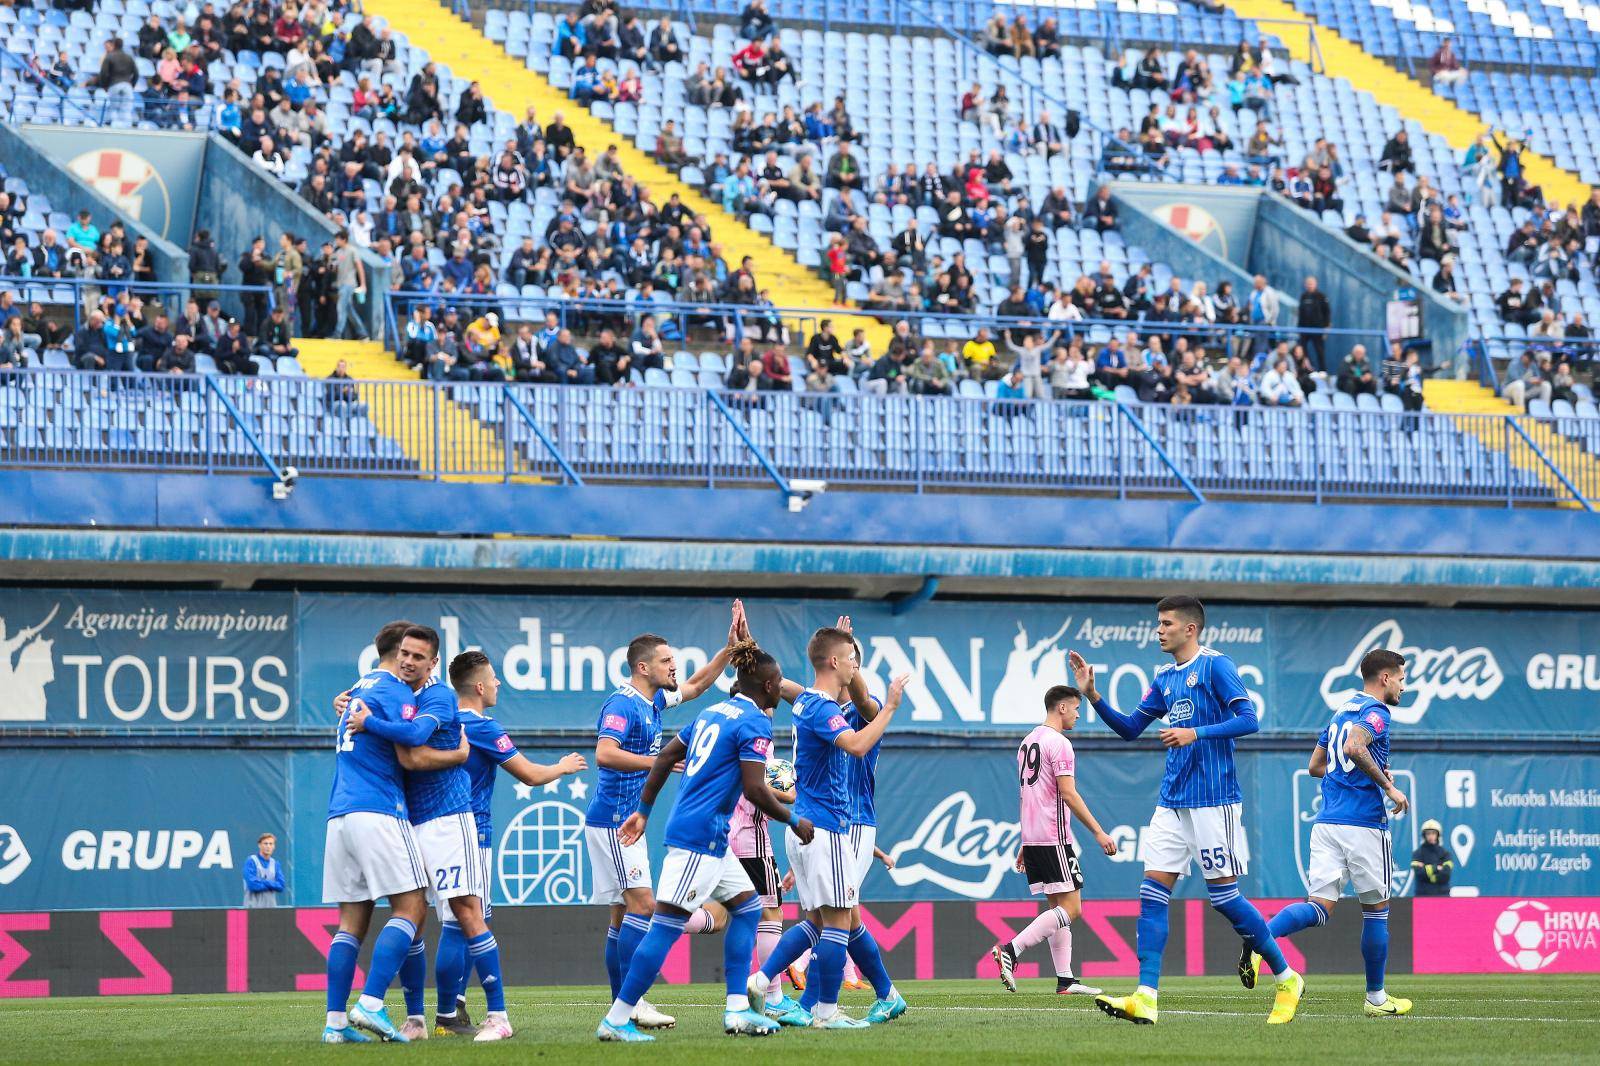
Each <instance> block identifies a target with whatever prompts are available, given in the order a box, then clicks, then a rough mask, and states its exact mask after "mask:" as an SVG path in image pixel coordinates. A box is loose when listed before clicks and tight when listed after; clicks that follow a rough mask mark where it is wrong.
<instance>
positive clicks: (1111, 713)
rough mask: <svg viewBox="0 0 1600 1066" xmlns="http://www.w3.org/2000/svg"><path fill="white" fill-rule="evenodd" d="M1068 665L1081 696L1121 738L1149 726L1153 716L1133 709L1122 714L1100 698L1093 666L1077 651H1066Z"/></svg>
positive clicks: (1133, 736) (1134, 734)
mask: <svg viewBox="0 0 1600 1066" xmlns="http://www.w3.org/2000/svg"><path fill="white" fill-rule="evenodd" d="M1067 662H1068V665H1070V666H1071V667H1072V676H1073V679H1074V680H1075V681H1077V683H1078V691H1079V692H1081V693H1083V698H1084V699H1086V700H1088V701H1089V704H1090V705H1091V706H1092V707H1094V713H1095V714H1097V715H1099V716H1100V718H1101V720H1102V721H1104V722H1105V724H1106V725H1108V726H1110V727H1111V731H1112V732H1113V733H1115V734H1116V735H1117V736H1119V737H1121V738H1122V739H1123V740H1134V739H1136V738H1137V737H1138V736H1139V734H1141V733H1143V732H1144V731H1145V730H1146V729H1148V728H1150V723H1151V722H1153V721H1155V719H1154V718H1152V717H1150V716H1149V715H1148V714H1145V713H1144V711H1143V710H1137V711H1134V712H1133V714H1131V715H1128V714H1123V713H1122V712H1120V711H1118V710H1117V709H1116V708H1115V707H1113V706H1111V704H1109V703H1107V702H1106V701H1105V700H1103V699H1101V698H1100V690H1099V689H1097V688H1095V684H1094V667H1092V666H1090V665H1089V664H1088V662H1086V661H1085V660H1084V658H1083V656H1081V655H1079V654H1078V653H1077V652H1075V651H1073V652H1068V653H1067Z"/></svg>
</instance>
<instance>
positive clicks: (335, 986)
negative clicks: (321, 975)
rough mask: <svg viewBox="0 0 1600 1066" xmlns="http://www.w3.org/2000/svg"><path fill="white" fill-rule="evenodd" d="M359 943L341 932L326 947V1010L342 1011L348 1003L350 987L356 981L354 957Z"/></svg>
mask: <svg viewBox="0 0 1600 1066" xmlns="http://www.w3.org/2000/svg"><path fill="white" fill-rule="evenodd" d="M359 954H361V941H359V940H357V939H356V938H355V934H353V933H346V932H344V931H343V930H340V931H339V932H337V933H335V934H333V943H332V944H330V945H328V1009H329V1010H330V1011H341V1012H342V1011H343V1010H344V1009H345V1007H346V1006H348V1005H349V1003H350V986H351V985H353V984H355V981H356V956H357V955H359Z"/></svg>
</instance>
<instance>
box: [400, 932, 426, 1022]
mask: <svg viewBox="0 0 1600 1066" xmlns="http://www.w3.org/2000/svg"><path fill="white" fill-rule="evenodd" d="M400 991H402V992H404V993H405V997H406V1016H407V1017H408V1018H420V1017H422V1016H423V1014H424V1012H426V1011H427V1009H428V945H427V944H426V943H424V942H423V940H422V938H421V937H420V936H419V937H417V939H415V940H413V941H412V942H411V950H410V951H408V952H406V961H405V962H403V963H401V964H400Z"/></svg>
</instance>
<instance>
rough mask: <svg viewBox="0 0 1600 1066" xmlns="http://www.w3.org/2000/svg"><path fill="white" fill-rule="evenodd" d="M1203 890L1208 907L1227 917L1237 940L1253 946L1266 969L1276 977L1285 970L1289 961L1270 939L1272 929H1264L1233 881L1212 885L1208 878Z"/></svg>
mask: <svg viewBox="0 0 1600 1066" xmlns="http://www.w3.org/2000/svg"><path fill="white" fill-rule="evenodd" d="M1206 892H1207V894H1208V895H1210V896H1211V906H1212V907H1213V908H1214V909H1215V910H1216V912H1217V913H1218V914H1220V915H1222V916H1223V917H1224V918H1226V919H1228V921H1229V923H1230V924H1232V926H1233V931H1234V932H1236V933H1238V934H1239V937H1240V939H1242V940H1244V942H1245V943H1247V944H1251V945H1253V946H1254V947H1255V949H1256V954H1258V955H1260V956H1261V961H1262V962H1264V963H1266V964H1267V969H1269V970H1271V971H1272V972H1273V973H1274V974H1277V975H1278V976H1279V977H1282V976H1284V975H1285V974H1286V973H1288V971H1289V964H1288V963H1286V962H1284V961H1283V950H1282V949H1281V948H1279V947H1278V942H1277V941H1276V940H1274V939H1273V938H1272V931H1271V930H1270V929H1268V928H1267V920H1266V919H1265V918H1263V917H1261V912H1260V911H1258V910H1256V905H1255V904H1254V903H1251V902H1250V901H1249V900H1247V899H1245V898H1244V895H1243V893H1241V892H1240V891H1239V885H1238V884H1237V883H1236V882H1232V881H1230V882H1228V883H1227V884H1216V883H1215V882H1210V881H1208V882H1206Z"/></svg>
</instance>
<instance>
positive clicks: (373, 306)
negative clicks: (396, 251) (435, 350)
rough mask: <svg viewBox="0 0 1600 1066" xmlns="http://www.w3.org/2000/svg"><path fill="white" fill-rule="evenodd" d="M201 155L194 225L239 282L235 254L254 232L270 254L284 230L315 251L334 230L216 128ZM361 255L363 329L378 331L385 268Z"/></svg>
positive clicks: (230, 279)
mask: <svg viewBox="0 0 1600 1066" xmlns="http://www.w3.org/2000/svg"><path fill="white" fill-rule="evenodd" d="M205 159H206V161H205V173H204V175H203V177H202V179H201V184H200V211H199V215H198V217H197V219H196V221H195V228H196V229H209V230H210V231H211V237H212V239H213V240H215V241H216V242H217V248H218V250H219V251H221V252H222V254H223V257H224V260H225V261H226V262H227V264H228V270H229V272H228V274H227V276H226V278H225V280H226V281H228V282H230V283H232V284H235V285H237V284H238V283H239V278H238V276H237V270H238V265H237V264H238V259H239V256H240V255H242V254H244V252H245V251H246V250H248V249H249V247H250V242H251V241H252V240H253V239H254V238H256V237H266V239H267V254H268V255H269V256H270V255H275V254H277V251H278V237H279V236H280V235H281V234H283V233H284V232H285V231H287V232H290V233H294V234H295V235H297V236H304V237H305V238H306V239H307V244H308V246H309V247H308V251H309V253H310V254H311V255H313V256H315V255H316V254H318V251H319V249H320V248H321V246H322V243H323V242H324V241H331V240H332V239H333V235H334V234H335V233H336V232H338V227H337V226H335V225H334V224H333V223H332V222H330V221H329V220H328V218H327V217H326V216H325V215H323V214H321V213H319V212H317V211H315V210H313V209H312V208H311V206H310V205H309V204H307V203H306V202H305V201H304V200H302V199H301V198H300V197H298V196H296V195H295V194H294V192H293V191H292V190H291V189H290V188H289V187H288V186H287V185H285V184H283V182H281V181H277V180H275V179H273V178H271V177H268V176H267V175H266V174H263V173H262V172H261V171H259V170H257V169H256V168H255V167H254V166H252V165H251V163H250V160H249V159H247V158H246V157H245V156H244V154H243V153H242V152H240V151H239V150H238V149H237V148H235V147H234V146H233V145H231V144H229V143H228V142H227V141H225V140H223V139H222V138H221V137H219V136H217V135H216V134H214V133H213V134H211V135H209V137H208V138H207V143H206V156H205ZM361 256H362V262H363V263H364V264H365V265H366V268H367V302H366V305H365V310H366V317H367V330H368V332H369V333H371V334H372V335H373V336H375V337H376V336H379V335H380V332H381V329H382V322H383V299H382V294H383V293H384V292H385V291H387V290H388V287H389V268H388V267H386V266H383V265H381V264H380V263H379V262H378V258H377V257H376V256H374V255H373V254H371V253H370V252H362V253H361Z"/></svg>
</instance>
